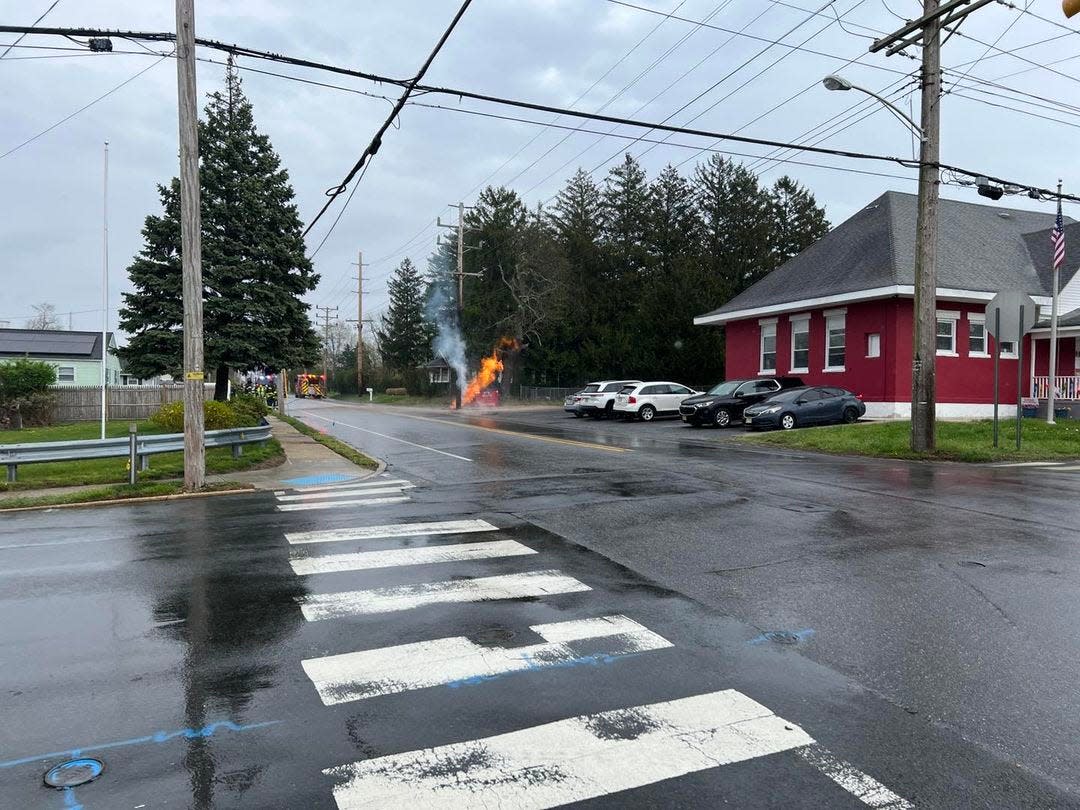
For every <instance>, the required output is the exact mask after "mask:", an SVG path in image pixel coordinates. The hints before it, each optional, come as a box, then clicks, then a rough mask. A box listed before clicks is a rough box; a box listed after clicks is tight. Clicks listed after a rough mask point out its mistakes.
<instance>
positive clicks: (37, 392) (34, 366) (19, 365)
mask: <svg viewBox="0 0 1080 810" xmlns="http://www.w3.org/2000/svg"><path fill="white" fill-rule="evenodd" d="M55 382H56V369H55V368H53V367H52V366H51V365H49V364H48V363H43V362H41V361H40V360H29V359H25V358H24V359H21V360H14V361H11V362H7V363H0V427H10V428H22V427H25V426H28V425H48V424H51V423H52V417H53V406H54V404H55V403H54V400H53V395H52V394H51V393H50V392H49V386H50V385H52V384H53V383H55Z"/></svg>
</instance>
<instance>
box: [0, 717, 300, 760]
mask: <svg viewBox="0 0 1080 810" xmlns="http://www.w3.org/2000/svg"><path fill="white" fill-rule="evenodd" d="M281 722H283V721H281V720H268V721H266V722H263V723H250V724H248V725H243V726H242V725H237V724H236V723H234V722H232V721H231V720H220V721H218V722H216V723H210V724H209V725H206V726H203V727H201V728H182V729H179V730H178V731H157V732H155V733H153V734H148V735H146V736H145V737H132V738H131V739H130V740H118V741H116V742H108V743H98V744H97V745H87V746H84V747H82V748H70V749H68V750H66V751H50V752H49V753H47V754H37V755H35V756H32V757H23V758H21V759H9V760H6V761H4V762H0V768H13V767H15V766H16V765H26V764H28V763H30V762H40V761H41V760H43V759H58V758H60V757H78V756H80V755H81V754H83V753H85V752H87V751H104V750H106V749H108V748H122V747H124V746H128V745H144V744H146V743H163V742H168V741H169V740H175V739H177V738H178V737H183V738H184V739H188V740H196V739H200V738H204V737H212V736H214V734H215V732H217V731H219V730H222V729H224V730H227V731H254V730H255V729H257V728H266V727H267V726H275V725H277V724H278V723H281Z"/></svg>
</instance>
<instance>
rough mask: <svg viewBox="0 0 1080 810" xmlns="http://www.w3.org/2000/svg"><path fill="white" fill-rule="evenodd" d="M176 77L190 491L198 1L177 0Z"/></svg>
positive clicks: (192, 484)
mask: <svg viewBox="0 0 1080 810" xmlns="http://www.w3.org/2000/svg"><path fill="white" fill-rule="evenodd" d="M176 80H177V89H178V92H177V98H178V100H179V119H180V257H181V263H182V267H183V277H184V282H183V298H184V489H185V490H187V491H189V492H190V491H191V490H196V489H201V488H202V485H203V481H204V478H205V475H206V458H205V455H204V441H205V438H204V435H203V427H204V421H203V402H204V400H205V398H206V386H205V383H204V378H205V376H206V374H205V371H204V369H203V313H202V302H203V283H202V224H201V217H200V214H199V111H198V101H197V99H196V97H195V0H176Z"/></svg>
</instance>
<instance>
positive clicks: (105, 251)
mask: <svg viewBox="0 0 1080 810" xmlns="http://www.w3.org/2000/svg"><path fill="white" fill-rule="evenodd" d="M102 203H103V205H102V247H101V438H102V439H104V438H105V421H106V419H107V418H108V413H109V405H108V399H107V398H106V393H107V392H106V386H107V385H108V381H109V345H108V339H109V142H108V141H105V175H104V181H103V182H102Z"/></svg>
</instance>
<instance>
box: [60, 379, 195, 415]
mask: <svg viewBox="0 0 1080 810" xmlns="http://www.w3.org/2000/svg"><path fill="white" fill-rule="evenodd" d="M50 390H51V392H52V394H53V396H54V397H55V398H56V408H55V410H54V411H53V420H54V421H56V422H94V421H96V420H98V419H100V418H101V388H99V387H98V386H91V385H78V386H70V385H69V386H63V385H55V386H53V387H52V389H50ZM105 390H106V394H107V396H106V400H105V401H106V417H107V418H109V419H131V420H138V419H148V418H149V417H150V416H151V414H153V413H154V411H156V410H157V409H158V408H160V407H161V406H162V405H164V404H165V403H167V402H178V401H180V400H182V399H183V398H184V386H183V385H121V386H109V387H107V388H106V389H105ZM205 391H206V398H207V399H211V398H212V397H213V396H214V386H213V385H206V386H205Z"/></svg>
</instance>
